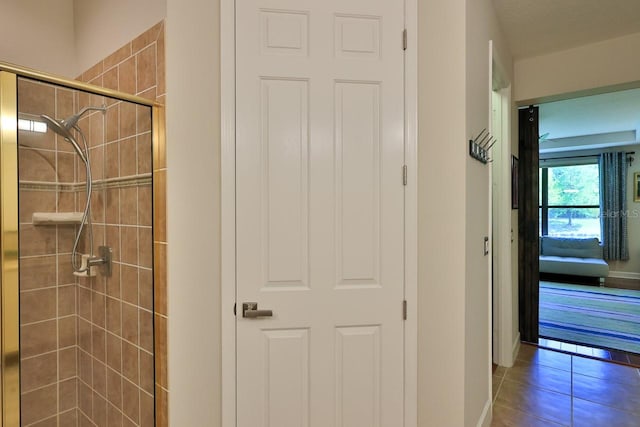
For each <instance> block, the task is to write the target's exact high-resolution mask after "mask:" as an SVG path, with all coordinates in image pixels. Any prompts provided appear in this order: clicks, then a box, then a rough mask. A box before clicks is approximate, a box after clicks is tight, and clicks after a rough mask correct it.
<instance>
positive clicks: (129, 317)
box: [122, 303, 138, 344]
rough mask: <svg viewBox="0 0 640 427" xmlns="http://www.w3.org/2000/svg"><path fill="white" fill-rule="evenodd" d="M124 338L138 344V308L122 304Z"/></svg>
mask: <svg viewBox="0 0 640 427" xmlns="http://www.w3.org/2000/svg"><path fill="white" fill-rule="evenodd" d="M122 338H124V339H125V340H127V341H130V342H132V343H133V344H138V308H137V307H136V306H134V305H131V304H127V303H123V304H122Z"/></svg>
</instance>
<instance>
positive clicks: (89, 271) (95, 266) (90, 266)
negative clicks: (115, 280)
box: [73, 246, 113, 277]
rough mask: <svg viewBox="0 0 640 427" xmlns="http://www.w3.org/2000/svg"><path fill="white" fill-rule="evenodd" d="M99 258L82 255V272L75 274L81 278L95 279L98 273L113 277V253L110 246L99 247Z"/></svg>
mask: <svg viewBox="0 0 640 427" xmlns="http://www.w3.org/2000/svg"><path fill="white" fill-rule="evenodd" d="M98 253H99V256H91V255H82V265H81V267H80V268H81V271H80V272H74V273H73V274H74V275H76V276H79V277H95V276H96V274H97V271H100V274H102V275H103V276H106V277H111V260H112V255H113V251H112V250H111V248H110V247H109V246H99V247H98Z"/></svg>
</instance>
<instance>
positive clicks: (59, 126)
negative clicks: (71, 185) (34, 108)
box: [40, 114, 87, 163]
mask: <svg viewBox="0 0 640 427" xmlns="http://www.w3.org/2000/svg"><path fill="white" fill-rule="evenodd" d="M40 117H42V119H43V120H44V121H45V122H47V125H48V126H49V127H50V128H51V130H53V131H54V132H55V133H57V134H58V135H60V136H61V137H63V138H64V139H65V141H68V142H69V143H70V144H71V145H72V146H73V149H74V150H76V153H77V154H78V156H80V158H81V159H82V161H83V162H85V163H86V162H87V157H86V156H85V155H84V153H83V152H82V149H81V148H80V146H79V145H78V142H77V141H76V139H75V138H74V137H73V135H71V128H67V127H66V126H65V125H64V120H56V119H53V118H51V117H49V116H47V115H46V114H42V115H40Z"/></svg>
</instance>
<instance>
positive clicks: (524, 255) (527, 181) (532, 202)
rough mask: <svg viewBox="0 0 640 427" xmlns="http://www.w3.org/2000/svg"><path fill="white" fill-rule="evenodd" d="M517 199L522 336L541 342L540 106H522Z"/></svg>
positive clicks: (519, 114)
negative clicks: (539, 259)
mask: <svg viewBox="0 0 640 427" xmlns="http://www.w3.org/2000/svg"><path fill="white" fill-rule="evenodd" d="M518 119H519V126H518V127H519V136H518V139H519V142H518V143H519V152H520V159H519V162H518V163H519V165H518V166H519V167H518V169H519V177H518V186H519V189H518V190H519V198H518V205H519V211H518V234H519V240H518V290H519V296H518V299H519V314H520V315H519V319H520V338H521V340H523V341H527V342H532V343H537V342H538V299H539V287H540V271H539V261H538V254H539V248H538V246H539V244H540V240H539V238H538V206H539V201H538V197H539V196H538V158H539V152H538V138H539V135H538V107H534V106H530V107H527V108H523V109H520V110H519V112H518Z"/></svg>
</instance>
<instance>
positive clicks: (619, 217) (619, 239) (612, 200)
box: [600, 152, 629, 261]
mask: <svg viewBox="0 0 640 427" xmlns="http://www.w3.org/2000/svg"><path fill="white" fill-rule="evenodd" d="M600 222H601V225H602V239H603V243H604V259H606V260H622V261H626V260H628V259H629V239H628V236H627V153H624V152H616V153H602V154H601V155H600Z"/></svg>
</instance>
